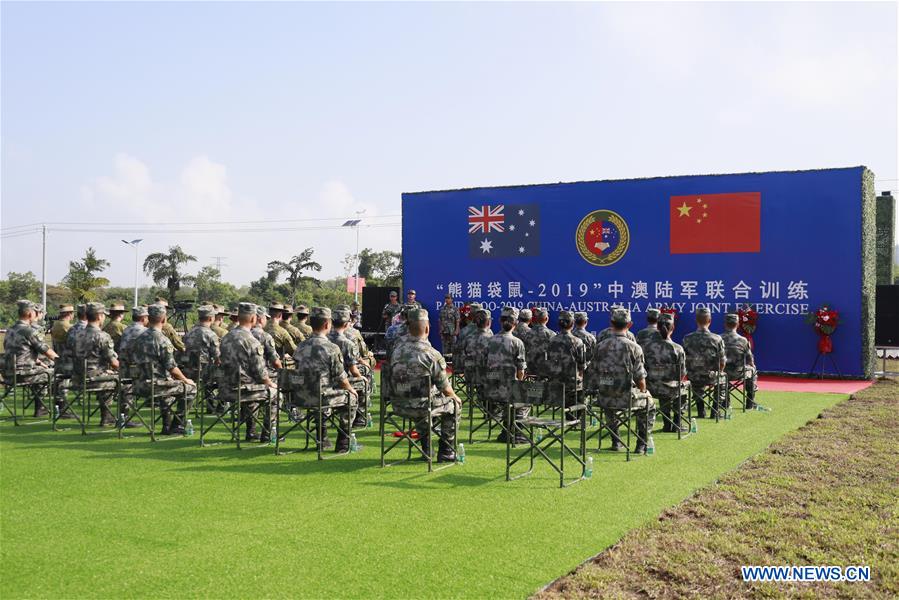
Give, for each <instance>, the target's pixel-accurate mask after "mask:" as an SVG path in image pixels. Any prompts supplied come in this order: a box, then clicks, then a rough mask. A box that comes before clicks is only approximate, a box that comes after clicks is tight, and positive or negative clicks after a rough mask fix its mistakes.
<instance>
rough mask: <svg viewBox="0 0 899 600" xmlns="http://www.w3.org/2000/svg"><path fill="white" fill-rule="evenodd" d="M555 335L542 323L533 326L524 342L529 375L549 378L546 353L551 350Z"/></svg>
mask: <svg viewBox="0 0 899 600" xmlns="http://www.w3.org/2000/svg"><path fill="white" fill-rule="evenodd" d="M555 335H556V334H555V332H553V330H552V329H550V328H549V327H547V326H546V325H544V324H542V323H537V324H535V325H531V330H530V332H529V333H528V336H527V338H525V339H524V340H522V341H523V342H524V346H525V352H526V354H527V361H528V373H529V374H531V375H536V376H537V377H549V369H548V365H547V362H546V353H547V351H548V350H549V342H550V340H552V339H553V337H555Z"/></svg>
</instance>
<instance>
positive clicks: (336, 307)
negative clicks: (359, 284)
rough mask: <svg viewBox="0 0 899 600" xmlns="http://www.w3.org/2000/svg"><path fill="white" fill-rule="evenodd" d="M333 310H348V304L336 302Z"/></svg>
mask: <svg viewBox="0 0 899 600" xmlns="http://www.w3.org/2000/svg"><path fill="white" fill-rule="evenodd" d="M334 310H350V305H349V304H338V305H337V306H335V307H334Z"/></svg>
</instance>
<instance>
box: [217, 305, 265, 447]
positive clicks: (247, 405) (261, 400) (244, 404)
mask: <svg viewBox="0 0 899 600" xmlns="http://www.w3.org/2000/svg"><path fill="white" fill-rule="evenodd" d="M263 311H264V309H263ZM257 314H258V310H257V306H256V305H255V304H253V303H252V302H241V303H240V305H239V307H238V311H237V315H238V319H239V325H238V326H237V327H235V328H234V329H232V330H231V331H229V332H228V335H226V336H225V337H224V339H222V344H221V352H222V359H221V360H222V379H220V380H219V398H221V399H222V400H223V401H225V402H237V386H238V383H237V375H238V373H240V382H239V385H240V398H241V407H240V409H241V421H242V422H244V423H246V438H245V439H246V440H247V441H248V442H249V441H253V440H259V439H262V440H263V441H266V442H267V441H269V439H270V436H271V431H272V429H273V428H274V421H275V409H274V406H273V404H274V402H275V400H276V389H277V385H276V384H275V383H274V381H273V380H272V379H271V377H270V376H269V370H268V369H267V368H266V365H265V357H264V354H265V350H264V349H263V347H262V343H261V342H260V341H259V339H258V338H257V337H256V336H254V335H253V333H252V331H253V327H254V326H255V325H256V319H257ZM260 405H264V407H265V418H264V419H263V432H262V436H261V437H260V436H259V434H257V433H256V421H255V419H254V416H255V415H256V413H257V412H258V411H259V408H260Z"/></svg>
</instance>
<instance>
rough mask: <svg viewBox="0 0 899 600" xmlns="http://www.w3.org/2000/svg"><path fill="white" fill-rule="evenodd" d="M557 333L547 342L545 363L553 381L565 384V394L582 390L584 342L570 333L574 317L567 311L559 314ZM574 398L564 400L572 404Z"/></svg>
mask: <svg viewBox="0 0 899 600" xmlns="http://www.w3.org/2000/svg"><path fill="white" fill-rule="evenodd" d="M558 323H559V333H557V334H556V335H554V336H553V337H552V338H550V340H549V345H548V346H547V348H546V359H547V360H546V362H547V367H548V371H549V374H550V377H551V379H552V380H553V381H557V382H561V383H564V384H565V393H566V394H570V393H571V392H572V391H576V390H582V389H583V380H584V369H585V368H586V367H587V350H586V346H584V342H583V341H581V339H580V338H579V337H577V336H575V335H574V333H572V331H571V330H572V328H573V327H574V315H573V314H571V313H570V312H569V311H567V310H563V311H561V312H560V313H559V321H558ZM576 399H577V398H576V397H569V398H567V399H566V401H565V403H566V404H569V405H570V404H573V403H574V402H575V401H576Z"/></svg>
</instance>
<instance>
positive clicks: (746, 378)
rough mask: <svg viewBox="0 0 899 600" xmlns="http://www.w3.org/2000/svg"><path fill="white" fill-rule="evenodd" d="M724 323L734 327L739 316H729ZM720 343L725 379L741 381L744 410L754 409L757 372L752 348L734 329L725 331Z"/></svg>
mask: <svg viewBox="0 0 899 600" xmlns="http://www.w3.org/2000/svg"><path fill="white" fill-rule="evenodd" d="M725 323H727V324H728V325H736V324H737V323H739V316H738V315H733V314H729V315H727V316H726V317H725ZM721 341H723V342H724V352H725V356H726V357H727V364H726V365H725V372H726V373H727V379H728V381H737V380H740V379H742V380H743V386H744V389H745V390H746V408H754V407H755V388H756V381H757V380H758V371H757V370H756V368H755V357H754V356H753V355H752V347H751V346H750V345H749V340H747V339H746V338H744V337H743V336H742V335H740V334H739V333H737V330H736V329H727V330H725V332H724V333H722V334H721ZM744 357H745V360H746V362H745V370H743V368H744V367H743V365H744V362H743V360H744ZM741 371H742V372H741Z"/></svg>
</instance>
